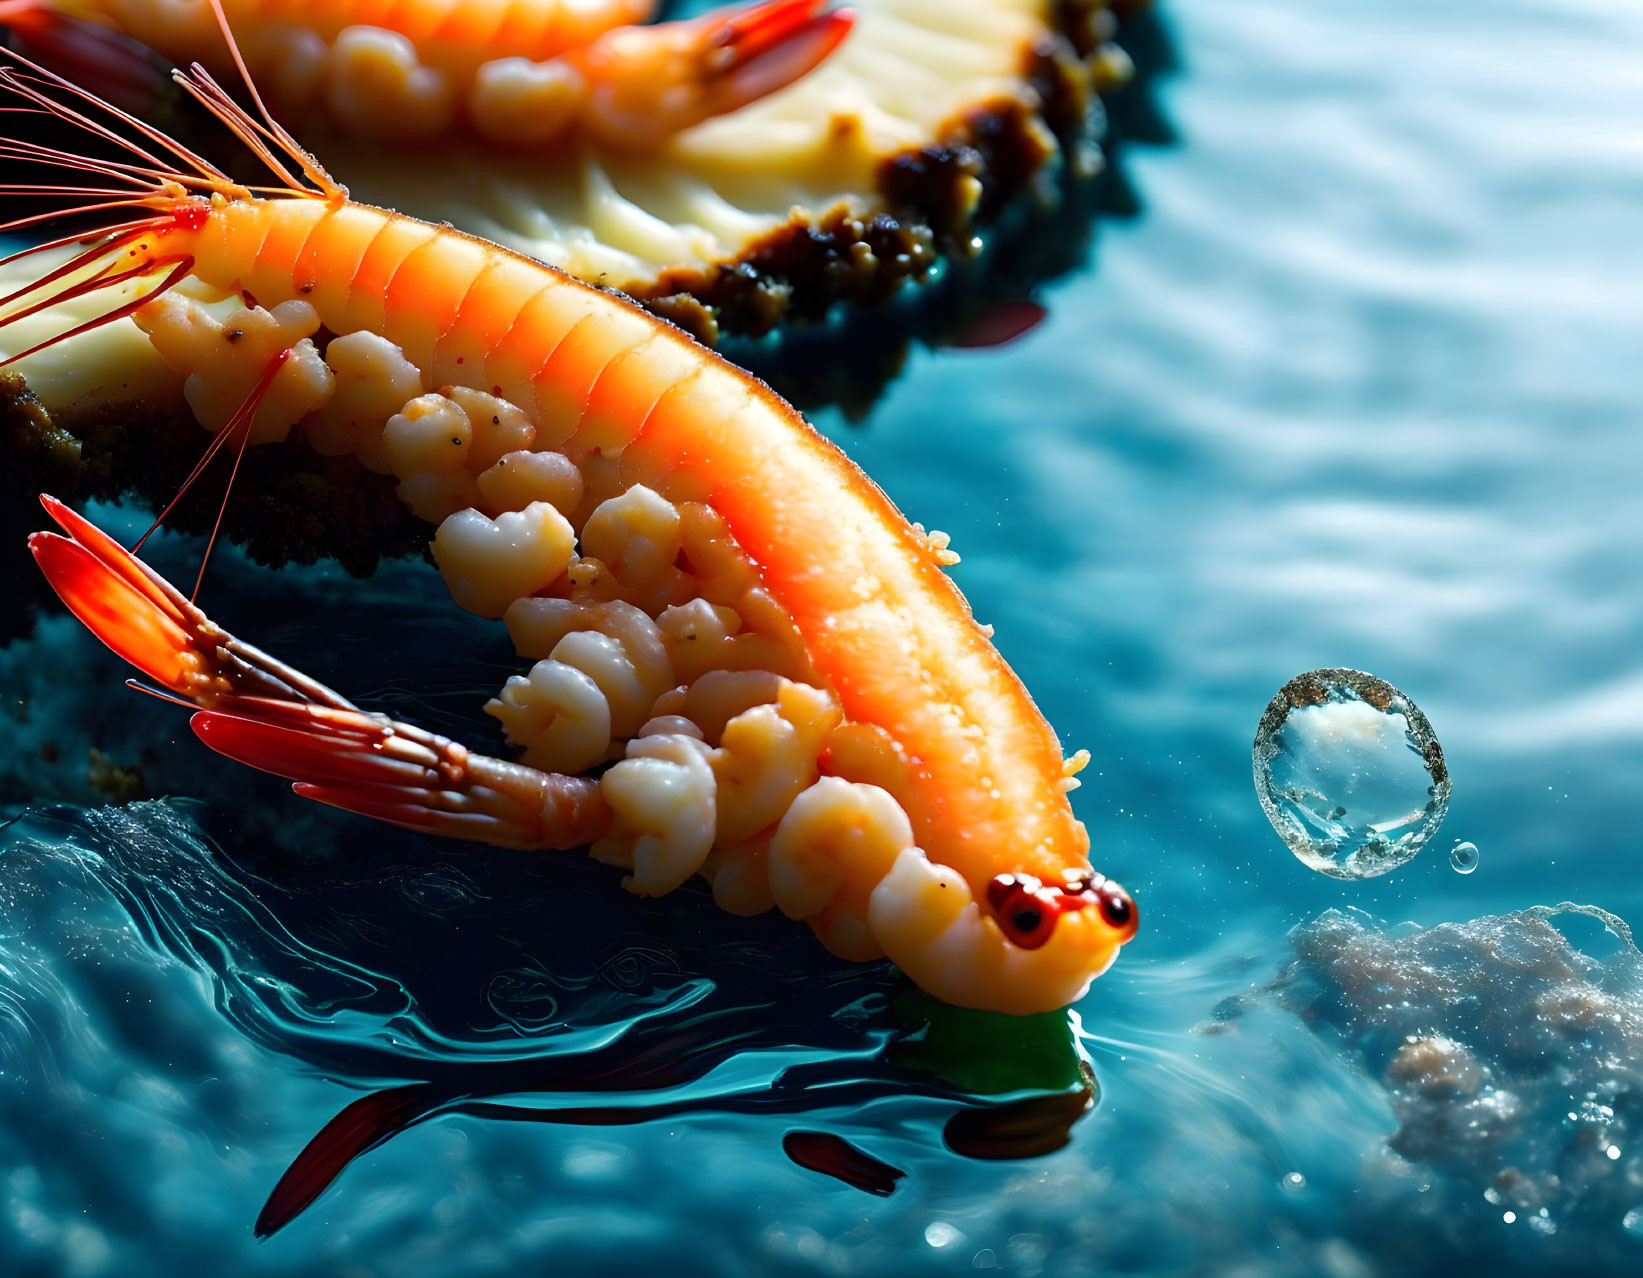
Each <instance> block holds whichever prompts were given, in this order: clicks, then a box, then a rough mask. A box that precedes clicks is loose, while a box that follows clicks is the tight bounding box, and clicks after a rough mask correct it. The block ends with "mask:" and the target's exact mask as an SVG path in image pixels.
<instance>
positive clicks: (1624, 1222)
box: [1620, 1207, 1643, 1238]
mask: <svg viewBox="0 0 1643 1278" xmlns="http://www.w3.org/2000/svg"><path fill="white" fill-rule="evenodd" d="M1620 1227H1621V1228H1622V1229H1624V1230H1625V1231H1626V1232H1627V1233H1628V1234H1630V1235H1632V1237H1634V1238H1643V1207H1633V1208H1632V1209H1631V1210H1630V1211H1629V1212H1627V1213H1626V1214H1625V1215H1624V1216H1622V1217H1621V1218H1620Z"/></svg>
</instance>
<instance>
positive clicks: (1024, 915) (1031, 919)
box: [1010, 907, 1044, 932]
mask: <svg viewBox="0 0 1643 1278" xmlns="http://www.w3.org/2000/svg"><path fill="white" fill-rule="evenodd" d="M1043 921H1044V911H1043V910H1040V909H1035V908H1032V907H1028V908H1027V909H1025V910H1017V911H1016V912H1015V913H1014V914H1012V915H1011V916H1010V922H1011V924H1013V925H1014V927H1015V930H1016V931H1017V932H1036V931H1037V930H1038V925H1039V924H1040V923H1042V922H1043Z"/></svg>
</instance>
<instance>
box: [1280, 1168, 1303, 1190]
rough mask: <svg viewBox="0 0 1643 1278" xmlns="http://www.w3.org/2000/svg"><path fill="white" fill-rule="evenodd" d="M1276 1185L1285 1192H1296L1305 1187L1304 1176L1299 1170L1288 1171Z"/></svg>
mask: <svg viewBox="0 0 1643 1278" xmlns="http://www.w3.org/2000/svg"><path fill="white" fill-rule="evenodd" d="M1278 1185H1279V1187H1280V1188H1281V1189H1283V1191H1284V1192H1285V1193H1289V1194H1298V1193H1300V1192H1301V1190H1303V1189H1305V1188H1306V1177H1305V1176H1303V1175H1301V1173H1300V1172H1290V1173H1289V1174H1288V1175H1286V1176H1285V1177H1284V1178H1283V1179H1282V1180H1280V1181H1279V1182H1278Z"/></svg>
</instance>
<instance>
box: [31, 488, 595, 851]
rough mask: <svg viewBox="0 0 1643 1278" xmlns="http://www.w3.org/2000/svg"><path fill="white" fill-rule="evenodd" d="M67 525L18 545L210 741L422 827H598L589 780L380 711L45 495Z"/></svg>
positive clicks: (509, 843) (511, 839)
mask: <svg viewBox="0 0 1643 1278" xmlns="http://www.w3.org/2000/svg"><path fill="white" fill-rule="evenodd" d="M41 503H42V504H43V505H44V506H45V508H46V511H47V513H48V514H50V515H51V517H52V518H53V519H54V520H56V521H57V523H58V525H59V526H60V527H62V529H63V530H64V532H66V533H67V534H68V535H67V536H66V537H65V536H61V535H59V534H57V533H50V532H42V533H35V534H34V535H33V536H32V537H30V538H29V549H30V550H31V551H33V552H34V558H35V560H36V561H37V562H38V563H39V565H40V568H41V570H42V571H43V572H44V573H45V574H46V578H47V580H49V581H50V582H51V585H52V588H53V589H54V590H56V592H57V593H58V595H59V596H60V597H61V598H62V600H63V602H64V603H65V604H67V605H68V608H69V610H70V611H71V612H73V613H74V615H75V616H76V617H78V618H79V619H80V620H81V621H82V622H84V623H85V624H86V626H87V627H89V628H90V630H91V631H92V633H93V634H95V635H96V636H97V637H98V638H99V639H101V640H102V641H103V642H104V643H105V644H107V645H108V646H109V648H111V649H112V650H113V651H114V652H116V653H117V654H119V655H120V656H121V657H123V658H125V659H126V660H127V661H129V662H130V663H131V664H132V665H134V666H136V667H137V668H138V669H139V670H141V671H142V672H143V673H144V674H146V675H147V676H148V677H149V678H151V679H153V680H154V681H155V682H157V683H159V684H160V685H161V686H162V687H164V688H166V689H168V690H169V691H170V692H172V693H175V694H177V696H178V698H180V699H183V700H186V701H188V702H191V703H193V704H194V705H196V706H199V707H200V710H199V711H198V713H196V714H195V715H194V717H193V719H192V720H191V726H192V727H193V728H194V731H195V733H196V734H197V735H198V736H199V738H200V739H201V740H202V741H204V742H205V744H206V745H208V746H210V747H211V748H212V749H213V750H216V751H217V752H218V753H220V754H225V755H227V756H228V757H229V758H232V759H237V760H238V761H240V762H242V763H247V764H250V765H251V766H252V767H255V768H261V769H262V770H263V771H265V772H272V773H275V774H276V775H279V776H283V777H286V778H288V779H290V780H293V781H295V782H296V783H297V784H296V786H295V789H296V791H297V793H299V794H301V795H304V796H305V797H308V798H313V799H318V800H319V801H320V802H322V803H329V804H331V805H332V806H334V807H340V808H345V809H347V810H348V811H351V812H358V813H360V814H362V815H365V816H371V817H376V818H377V819H379V820H384V821H390V822H393V823H394V824H396V825H402V826H407V827H409V828H411V829H416V830H421V831H424V832H425V833H429V834H438V835H443V836H446V837H449V838H460V839H470V840H474V841H476V842H480V843H490V844H495V845H497V846H501V847H513V848H551V849H565V848H574V847H580V846H583V845H586V844H589V843H592V842H594V841H595V840H597V839H599V838H600V837H602V836H603V835H604V834H606V833H607V832H608V830H609V827H610V822H611V814H610V809H609V808H608V807H607V806H606V804H605V801H604V799H603V798H602V797H601V795H600V791H599V785H598V783H597V782H596V781H591V780H589V779H587V778H585V777H576V776H566V775H563V774H560V773H549V772H542V771H539V770H537V769H535V768H530V767H526V766H524V765H522V764H518V763H508V762H506V761H504V760H501V759H495V758H491V757H490V756H488V755H482V754H477V753H474V752H472V751H470V750H468V749H467V748H466V747H464V746H462V745H461V744H459V743H458V742H455V741H451V740H449V739H448V738H445V737H441V736H438V735H436V734H435V733H432V732H428V731H426V730H425V729H422V728H419V727H416V726H415V725H414V724H409V723H404V722H401V721H399V720H395V719H390V718H388V717H387V716H386V715H376V714H366V713H365V712H364V711H361V710H360V709H358V708H357V707H355V706H354V705H352V704H351V703H350V702H348V701H347V700H345V699H344V698H343V697H342V696H341V695H340V694H338V693H336V692H334V691H333V690H332V689H330V688H328V687H326V686H325V685H324V684H322V683H319V682H317V681H316V680H314V679H311V678H309V677H308V676H306V675H304V674H302V673H301V672H300V671H298V670H295V669H293V668H292V667H290V666H288V665H286V664H285V663H284V662H282V661H279V660H277V659H275V658H273V657H271V656H269V655H268V654H267V653H265V652H262V651H261V650H260V649H258V648H255V647H253V646H252V645H250V644H248V643H245V642H243V641H242V640H239V639H236V638H235V637H234V636H233V635H231V634H229V633H228V632H227V631H225V630H224V629H222V627H220V626H218V625H217V624H216V623H215V622H213V621H212V620H211V619H210V618H209V617H207V616H206V615H205V613H203V612H202V611H201V610H200V609H199V608H198V607H197V606H196V605H195V604H193V603H192V602H190V601H189V600H188V598H187V597H186V596H184V595H183V593H182V592H181V591H180V590H178V589H177V588H176V587H175V586H173V585H172V584H171V583H170V582H168V581H166V580H165V578H163V577H161V576H160V575H159V574H158V573H156V572H155V571H154V570H153V569H152V568H150V567H148V565H146V564H144V563H143V562H142V561H141V560H140V559H138V558H137V557H136V556H134V555H132V554H131V553H130V552H129V551H127V550H126V549H124V548H123V547H122V546H120V545H119V544H118V543H117V542H116V541H114V539H113V538H111V537H110V536H109V535H108V534H107V533H105V532H103V531H102V530H101V529H100V528H98V527H97V526H96V525H95V524H93V523H91V522H90V521H89V520H87V519H85V518H83V517H82V516H80V515H77V514H75V513H74V512H73V511H72V510H70V509H69V508H68V507H67V506H65V505H63V503H62V502H60V501H57V500H56V499H55V498H53V497H42V498H41Z"/></svg>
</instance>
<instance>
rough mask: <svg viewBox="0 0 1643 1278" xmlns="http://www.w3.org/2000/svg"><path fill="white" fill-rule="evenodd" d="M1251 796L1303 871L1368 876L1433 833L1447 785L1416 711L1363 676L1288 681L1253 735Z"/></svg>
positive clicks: (1393, 864)
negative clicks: (1253, 787) (1254, 798)
mask: <svg viewBox="0 0 1643 1278" xmlns="http://www.w3.org/2000/svg"><path fill="white" fill-rule="evenodd" d="M1253 756H1254V763H1255V793H1256V794H1257V795H1258V796H1259V798H1260V800H1261V809H1262V810H1263V811H1264V812H1265V813H1266V815H1267V820H1269V821H1271V822H1272V828H1273V829H1274V830H1276V831H1277V832H1278V836H1279V837H1280V838H1281V839H1283V841H1284V842H1285V843H1287V844H1288V845H1289V850H1290V851H1291V852H1293V853H1294V854H1295V855H1296V856H1297V857H1298V858H1299V859H1300V861H1301V863H1302V864H1303V865H1307V866H1310V867H1311V868H1312V869H1314V870H1317V871H1318V872H1319V873H1320V874H1328V875H1330V876H1332V877H1334V878H1339V879H1367V878H1372V877H1373V876H1375V875H1377V874H1385V873H1387V872H1388V871H1390V870H1395V869H1397V867H1398V866H1400V865H1403V864H1404V863H1405V862H1406V861H1408V860H1409V859H1410V858H1411V857H1413V856H1414V855H1415V854H1416V853H1417V852H1419V851H1420V850H1421V849H1422V848H1423V847H1425V846H1426V844H1427V842H1428V841H1429V840H1430V839H1431V837H1432V836H1433V835H1434V834H1436V833H1437V831H1438V826H1439V825H1441V824H1442V823H1443V815H1444V813H1445V812H1446V811H1447V810H1448V807H1449V791H1450V789H1451V788H1452V787H1451V785H1450V780H1449V772H1448V769H1447V768H1446V767H1445V765H1444V761H1443V750H1442V748H1441V747H1440V746H1439V745H1438V739H1437V737H1436V736H1435V735H1434V734H1433V732H1432V725H1431V724H1430V723H1428V722H1427V720H1426V716H1425V715H1423V714H1422V713H1421V712H1420V708H1419V707H1418V706H1416V705H1415V703H1414V702H1412V701H1410V700H1409V698H1408V697H1406V696H1404V695H1403V693H1401V692H1399V691H1398V690H1397V689H1396V688H1394V687H1393V686H1392V685H1391V684H1389V683H1387V682H1386V681H1385V680H1382V679H1377V678H1375V676H1374V675H1371V674H1365V673H1364V672H1363V671H1360V670H1313V671H1309V672H1308V673H1306V674H1304V675H1297V676H1296V677H1295V678H1293V679H1291V680H1290V681H1289V682H1288V683H1286V684H1285V685H1284V686H1283V688H1282V690H1281V691H1280V692H1279V693H1278V695H1277V696H1276V697H1274V698H1273V699H1272V701H1271V702H1270V703H1269V704H1268V706H1267V708H1266V711H1265V713H1263V714H1262V715H1261V722H1260V725H1259V727H1258V728H1257V729H1256V733H1255V746H1254V750H1253Z"/></svg>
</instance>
